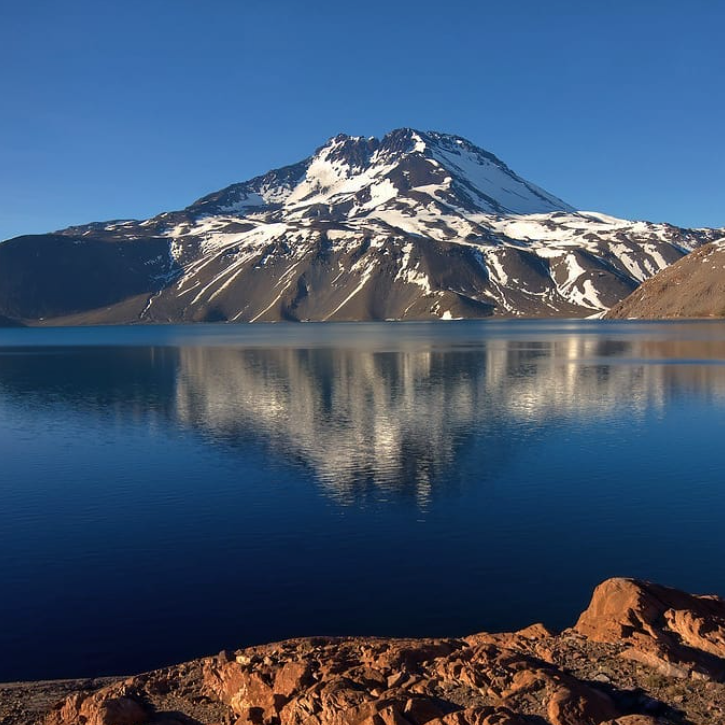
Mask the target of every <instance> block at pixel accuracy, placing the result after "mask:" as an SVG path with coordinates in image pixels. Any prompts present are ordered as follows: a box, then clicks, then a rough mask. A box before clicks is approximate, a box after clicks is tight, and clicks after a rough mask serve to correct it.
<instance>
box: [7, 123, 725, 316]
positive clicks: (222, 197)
mask: <svg viewBox="0 0 725 725" xmlns="http://www.w3.org/2000/svg"><path fill="white" fill-rule="evenodd" d="M723 235H725V232H724V231H723V230H709V229H680V228H678V227H674V226H671V225H668V224H653V223H649V222H630V221H626V220H622V219H616V218H614V217H609V216H606V215H603V214H598V213H593V212H580V211H576V210H574V209H573V208H572V207H571V206H569V205H568V204H566V203H565V202H563V201H561V199H558V198H557V197H555V196H552V195H551V194H548V193H547V192H545V191H544V190H543V189H540V188H539V187H537V186H535V185H533V184H531V183H530V182H528V181H526V180H525V179H522V178H521V177H520V176H518V175H517V174H516V173H514V172H513V171H512V170H511V169H510V168H508V167H507V166H506V165H505V164H504V163H503V162H502V161H501V160H500V159H498V158H497V157H496V156H494V155H493V154H491V153H489V152H487V151H484V150H482V149H479V148H477V147H476V146H474V145H473V144H471V143H470V142H469V141H466V140H465V139H462V138H459V137H456V136H450V135H446V134H441V133H435V132H429V133H422V132H419V131H414V130H412V129H398V130H396V131H393V132H391V133H390V134H388V135H387V136H385V137H383V138H382V139H375V138H357V137H350V136H345V135H340V136H336V137H335V138H333V139H331V140H330V141H329V142H328V143H327V144H325V145H324V146H322V147H321V148H320V149H318V150H317V152H316V153H315V154H314V155H313V156H311V157H310V158H308V159H306V160H304V161H301V162H299V163H297V164H294V165H291V166H287V167H284V168H282V169H277V170H274V171H270V172H269V173H267V174H264V175H262V176H258V177H256V178H254V179H251V180H250V181H247V182H243V183H239V184H233V185H232V186H229V187H227V188H225V189H222V190H220V191H218V192H215V193H213V194H210V195H208V196H206V197H204V198H202V199H200V200H198V201H197V202H195V203H193V204H192V205H191V206H189V207H187V208H186V209H183V210H181V211H174V212H165V213H163V214H160V215H158V216H156V217H154V218H152V219H148V220H146V221H136V220H120V221H112V222H101V223H93V224H88V225H85V226H77V227H70V228H68V229H65V230H62V231H60V232H57V233H55V234H50V235H41V236H32V237H18V238H16V239H13V240H10V241H7V242H5V243H3V244H2V245H0V315H4V316H6V317H8V318H10V319H17V320H22V321H25V322H27V323H31V324H32V323H36V322H39V321H41V319H42V321H43V323H44V324H67V323H74V324H83V323H128V322H201V321H233V322H254V321H276V320H384V319H419V320H424V319H453V318H466V317H472V318H480V317H488V316H491V315H496V316H509V317H517V316H527V317H555V316H559V317H562V316H564V317H586V316H592V315H601V314H603V313H604V312H605V311H606V310H608V309H609V308H610V307H612V306H613V305H615V304H616V303H618V302H619V301H620V300H622V299H623V298H625V297H626V296H628V295H629V294H630V293H631V292H632V291H633V290H635V289H636V288H637V287H638V285H639V284H640V283H641V282H642V281H644V280H646V279H648V278H649V277H651V276H653V275H654V274H656V273H657V272H659V271H660V270H661V269H664V268H665V267H666V266H668V265H669V264H671V263H673V262H675V261H677V260H678V259H680V258H681V257H682V256H684V255H685V254H687V253H688V252H689V251H691V250H693V249H696V248H697V247H699V246H701V245H703V244H706V243H708V242H710V241H713V240H714V239H717V238H719V237H722V236H723Z"/></svg>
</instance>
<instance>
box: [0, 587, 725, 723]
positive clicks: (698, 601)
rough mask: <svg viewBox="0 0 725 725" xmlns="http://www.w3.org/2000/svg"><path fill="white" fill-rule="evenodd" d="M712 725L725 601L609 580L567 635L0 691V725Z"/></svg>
mask: <svg viewBox="0 0 725 725" xmlns="http://www.w3.org/2000/svg"><path fill="white" fill-rule="evenodd" d="M78 723H86V724H87V725H151V724H152V723H153V724H154V725H722V724H723V723H725V600H723V599H721V598H719V597H717V596H712V595H709V596H708V595H706V596H702V595H691V594H686V593H684V592H680V591H678V590H675V589H669V588H667V587H662V586H659V585H656V584H651V583H649V582H643V581H638V580H632V579H610V580H607V581H605V582H604V583H602V584H600V585H599V586H598V587H597V588H596V590H595V591H594V594H593V597H592V600H591V603H590V604H589V607H588V608H587V609H586V610H585V611H584V612H583V613H582V614H581V616H580V617H579V619H578V620H577V622H576V624H575V625H574V626H573V627H570V628H568V629H565V630H564V631H562V632H560V633H554V632H552V631H550V630H549V629H547V628H546V627H545V626H544V625H543V624H534V625H532V626H530V627H527V628H525V629H523V630H519V631H518V632H511V633H497V634H489V633H479V634H473V635H470V636H468V637H463V638H428V639H426V638H423V639H409V638H404V639H391V638H376V637H312V638H309V637H308V638H303V639H293V640H286V641H283V642H277V643H273V644H267V645H261V646H254V647H248V648H245V649H240V650H236V651H234V652H231V651H224V652H221V653H219V654H218V655H216V656H213V657H205V658H201V659H198V660H192V661H190V662H185V663H182V664H179V665H175V666H172V667H167V668H163V669H159V670H154V671H152V672H147V673H143V674H140V675H136V676H132V677H125V678H124V677H103V678H83V679H68V680H46V681H38V682H16V683H0V725H78Z"/></svg>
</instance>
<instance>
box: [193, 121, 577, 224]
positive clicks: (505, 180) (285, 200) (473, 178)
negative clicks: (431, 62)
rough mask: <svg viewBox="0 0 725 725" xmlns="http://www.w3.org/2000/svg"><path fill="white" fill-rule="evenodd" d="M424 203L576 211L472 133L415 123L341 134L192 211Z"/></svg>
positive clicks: (360, 208)
mask: <svg viewBox="0 0 725 725" xmlns="http://www.w3.org/2000/svg"><path fill="white" fill-rule="evenodd" d="M401 204H402V207H401ZM421 204H422V205H423V206H427V205H429V204H433V205H434V206H436V207H437V208H447V209H454V210H459V211H465V212H467V213H479V214H481V213H482V214H496V215H509V214H532V213H549V212H554V211H573V207H571V206H570V205H568V204H566V203H565V202H563V201H562V200H561V199H559V198H557V197H555V196H553V195H551V194H549V193H547V192H545V191H544V190H543V189H540V188H539V187H538V186H535V185H534V184H532V183H530V182H528V181H526V180H525V179H523V178H522V177H520V176H518V175H517V174H516V173H514V172H513V171H512V170H511V169H510V168H509V167H508V166H506V164H505V163H504V162H503V161H501V160H500V159H499V158H498V157H496V156H495V155H494V154H492V153H490V152H489V151H486V150H484V149H482V148H479V147H478V146H476V145H475V144H473V143H472V142H470V141H469V140H468V139H465V138H463V137H462V136H456V135H453V134H447V133H442V132H440V131H419V130H417V129H414V128H409V127H403V128H397V129H394V130H392V131H390V132H389V133H387V134H385V135H384V136H383V137H382V138H376V137H374V136H368V137H364V136H351V135H348V134H344V133H341V134H338V135H336V136H333V137H332V138H330V139H329V140H328V141H327V142H326V143H325V144H323V145H322V146H320V147H319V148H318V149H317V150H316V151H315V153H314V154H313V155H312V156H310V157H309V158H308V159H306V160H305V161H302V162H300V163H299V164H295V165H293V166H289V167H284V168H283V169H277V170H274V171H270V172H269V173H268V174H265V175H264V176H259V177H256V178H254V179H251V180H250V181H248V182H243V183H240V184H234V185H232V186H230V187H227V188H226V189H223V190H221V191H220V192H216V193H215V194H211V195H209V196H208V197H204V198H203V199H200V200H199V201H198V202H196V203H195V204H194V205H192V207H190V208H189V211H191V212H192V213H196V214H198V213H204V214H209V213H240V214H241V215H242V216H246V215H248V214H249V213H250V212H255V210H268V211H269V210H270V209H279V208H284V209H286V210H288V211H292V212H293V213H294V214H297V215H300V214H301V215H302V216H310V215H312V216H319V215H320V214H321V213H322V211H321V210H322V209H323V208H324V209H326V211H325V215H326V216H329V215H330V214H332V215H333V216H334V217H335V218H341V215H345V216H349V215H350V214H353V215H359V214H363V215H365V216H368V215H370V214H371V213H372V211H373V210H374V209H377V208H382V209H390V207H391V205H392V206H393V207H394V208H395V209H398V210H400V209H401V208H403V207H405V206H406V205H407V206H410V205H415V206H418V205H421ZM333 209H337V210H338V211H336V212H333V211H332V210H333Z"/></svg>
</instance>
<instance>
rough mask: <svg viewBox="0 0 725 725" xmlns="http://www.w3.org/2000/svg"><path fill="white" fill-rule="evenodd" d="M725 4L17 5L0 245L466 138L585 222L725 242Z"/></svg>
mask: <svg viewBox="0 0 725 725" xmlns="http://www.w3.org/2000/svg"><path fill="white" fill-rule="evenodd" d="M723 28H725V3H723V2H720V1H719V0H688V2H683V1H682V0H677V1H672V0H629V1H627V2H625V1H623V0H609V1H608V2H601V1H600V2H582V0H568V1H566V2H564V1H562V0H547V1H546V2H542V0H518V1H517V0H508V2H503V1H502V2H494V1H489V2H485V1H484V0H480V1H479V2H473V1H471V2H460V1H459V0H446V1H445V2H430V1H426V0H417V1H415V2H414V1H412V0H401V1H396V0H385V1H380V0H368V1H367V2H354V3H353V2H344V0H337V1H336V2H328V1H327V0H321V1H316V0H309V1H308V2H298V1H292V0H280V1H278V2H274V1H272V0H268V1H265V2H259V1H257V0H238V1H236V2H232V1H231V0H230V1H224V0H206V1H205V2H201V1H200V0H145V1H144V2H140V1H139V0H124V2H99V1H98V0H66V1H64V2H59V1H58V0H23V2H3V3H2V7H1V9H0V98H1V99H2V107H1V111H0V238H3V239H4V238H7V237H10V236H14V235H17V234H22V233H40V232H45V231H49V230H52V229H57V228H60V227H63V226H67V225H69V224H73V223H82V222H87V221H91V220H100V219H110V218H119V217H136V218H143V217H147V216H150V215H153V214H155V213H157V212H159V211H163V210H166V209H178V208H181V207H183V206H185V205H186V204H188V203H190V202H191V201H192V200H194V199H195V198H197V197H199V196H202V195H203V194H206V193H208V192H210V191H213V190H215V189H218V188H221V187H223V186H225V185H227V184H229V183H232V182H234V181H241V180H244V179H246V178H249V177H252V176H254V175H256V174H259V173H262V172H264V171H267V170H269V169H271V168H274V167H277V166H281V165H284V164H287V163H292V162H294V161H297V160H299V159H301V158H304V157H305V156H307V155H309V154H310V153H311V152H312V151H313V150H314V149H315V148H316V147H317V146H319V145H321V144H322V143H323V142H324V141H325V140H326V139H327V138H328V137H329V136H332V135H334V134H337V133H339V132H345V133H350V134H360V135H381V134H384V133H385V132H387V131H389V130H390V129H392V128H396V127H399V126H412V127H415V128H419V129H422V130H427V129H435V130H441V131H448V132H452V133H458V134H461V135H463V136H465V137H467V138H469V139H470V140H471V141H473V142H474V143H476V144H478V145H480V146H483V147H484V148H486V149H489V150H490V151H492V152H494V153H496V154H497V155H499V156H500V157H501V158H502V159H503V160H504V161H506V162H507V163H508V164H509V166H511V167H512V168H513V169H514V170H516V171H517V172H518V173H519V174H521V175H522V176H524V177H526V178H528V179H530V180H531V181H533V182H535V183H537V184H539V185H541V186H543V187H544V188H546V189H547V190H549V191H551V192H552V193H554V194H556V195H558V196H560V197H562V198H563V199H565V200H567V201H568V202H570V203H571V204H574V205H575V206H578V207H580V208H583V209H597V210H601V211H604V212H607V213H611V214H615V215H619V216H624V217H630V218H644V219H651V220H655V221H660V220H663V221H671V222H673V223H676V224H681V225H689V226H722V225H725V174H723V171H724V170H725V168H724V167H725V45H723V35H722V34H723Z"/></svg>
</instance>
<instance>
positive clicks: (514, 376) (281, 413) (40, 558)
mask: <svg viewBox="0 0 725 725" xmlns="http://www.w3.org/2000/svg"><path fill="white" fill-rule="evenodd" d="M723 422H725V325H723V324H718V323H708V324H703V323H700V324H698V323H684V324H647V323H597V322H567V321H561V322H536V323H534V322H531V323H528V322H523V321H517V322H511V323H485V322H483V323H478V322H466V323H448V324H440V323H439V324H363V325H344V324H321V325H296V326H291V325H290V326H287V325H261V326H240V327H235V326H230V325H226V326H199V327H164V328H146V327H135V328H95V329H93V328H85V329H80V328H78V329H67V330H57V329H47V330H46V329H42V330H22V329H21V330H3V331H0V455H2V465H3V471H2V473H3V475H2V477H1V478H2V480H1V481H0V491H1V492H2V495H3V506H2V507H1V508H0V581H3V583H4V585H5V587H4V591H5V596H4V597H3V598H2V599H0V622H4V623H5V625H4V626H3V627H0V651H2V652H4V653H5V655H4V657H3V658H2V660H3V661H0V680H2V679H6V680H11V679H23V678H32V677H61V676H74V675H76V674H83V675H94V674H100V673H118V672H132V671H139V670H143V669H148V668H150V667H154V666H158V665H161V664H164V663H168V662H173V661H180V660H183V659H187V658H190V657H193V656H199V655H203V654H206V653H209V652H213V651H217V650H218V649H220V648H221V647H222V646H225V647H227V646H228V647H236V646H240V645H244V644H248V643H252V642H260V641H268V640H275V639H280V638H282V637H287V636H296V635H305V634H315V633H330V634H335V633H337V634H362V633H370V634H397V635H409V634H410V635H415V634H419V635H436V634H465V633H468V632H472V631H475V630H481V629H489V630H490V629H513V628H516V627H519V626H524V625H526V624H529V623H530V617H532V616H536V617H540V618H543V619H544V620H545V621H547V623H549V624H550V625H553V626H564V625H566V624H569V623H570V620H571V617H572V616H573V615H574V613H576V612H577V611H578V610H579V609H581V608H582V607H583V605H584V603H585V600H586V597H587V594H588V588H589V587H590V586H592V585H593V584H594V583H596V582H598V581H600V580H602V579H604V578H606V577H607V576H611V575H631V576H640V577H645V578H650V579H654V580H659V581H662V582H664V583H666V584H672V585H674V586H677V587H678V588H681V589H685V590H689V591H710V590H717V584H718V582H721V581H722V580H723V578H724V577H725V564H724V562H725V556H723V554H725V533H723V532H722V527H720V526H719V523H718V522H719V521H720V520H721V517H722V513H723V511H724V510H725V491H723V489H722V485H721V478H722V474H721V472H722V462H723V461H722V456H721V455H720V437H721V433H720V431H721V426H722V423H723ZM439 590H440V591H445V592H446V596H438V595H437V594H436V593H435V592H437V591H439ZM720 593H725V592H722V591H720ZM40 647H43V648H46V649H48V648H49V649H51V650H52V651H54V652H55V653H56V657H55V658H54V659H53V661H52V662H48V661H45V660H44V661H43V662H38V660H37V658H36V657H34V656H33V653H34V652H36V651H38V648H40Z"/></svg>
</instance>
